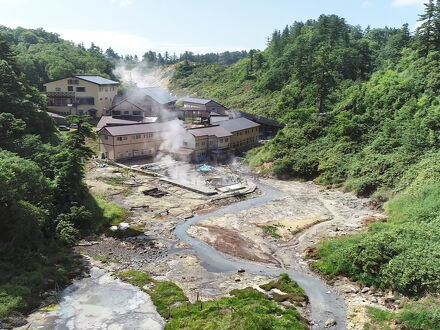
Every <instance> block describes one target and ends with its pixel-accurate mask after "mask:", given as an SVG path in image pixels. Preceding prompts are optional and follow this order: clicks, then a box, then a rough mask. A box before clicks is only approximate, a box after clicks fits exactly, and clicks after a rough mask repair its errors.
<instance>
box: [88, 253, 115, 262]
mask: <svg viewBox="0 0 440 330" xmlns="http://www.w3.org/2000/svg"><path fill="white" fill-rule="evenodd" d="M92 258H93V259H94V260H96V261H100V262H102V263H103V264H108V263H110V262H112V261H113V260H112V259H110V258H109V257H107V256H105V255H102V254H101V255H99V256H94V257H92Z"/></svg>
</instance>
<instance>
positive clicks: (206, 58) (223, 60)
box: [104, 48, 248, 68]
mask: <svg viewBox="0 0 440 330" xmlns="http://www.w3.org/2000/svg"><path fill="white" fill-rule="evenodd" d="M104 54H105V56H106V57H107V58H108V59H110V60H111V61H113V62H115V63H118V62H122V63H124V64H126V65H128V66H134V65H141V66H145V67H146V68H154V67H158V66H166V65H170V64H176V63H178V62H181V61H190V62H197V63H203V64H213V63H219V64H224V65H231V64H234V63H236V62H238V61H239V60H241V59H243V58H246V57H247V56H248V52H247V51H246V50H242V51H234V52H229V51H226V52H222V53H206V54H194V53H193V52H191V51H186V52H184V53H182V54H180V55H179V56H177V55H176V53H173V54H172V55H171V53H170V52H168V51H166V52H164V53H163V54H162V53H156V52H154V51H152V50H149V51H147V52H145V53H144V55H143V56H142V58H141V59H139V57H138V56H137V55H125V56H123V55H119V54H118V53H116V52H115V51H114V50H113V49H112V48H108V49H107V50H106V51H105V52H104Z"/></svg>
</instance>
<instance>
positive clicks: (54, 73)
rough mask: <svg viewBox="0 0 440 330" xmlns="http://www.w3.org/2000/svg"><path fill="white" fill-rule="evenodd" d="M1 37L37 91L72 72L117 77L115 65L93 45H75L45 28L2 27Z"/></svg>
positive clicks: (27, 79) (0, 30)
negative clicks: (114, 71)
mask: <svg viewBox="0 0 440 330" xmlns="http://www.w3.org/2000/svg"><path fill="white" fill-rule="evenodd" d="M0 35H1V36H2V38H3V39H4V40H6V41H7V42H9V43H10V47H11V50H12V51H13V53H14V54H15V62H16V64H17V67H19V68H20V74H21V75H24V78H25V79H26V81H27V82H28V83H29V84H31V85H33V86H35V87H38V88H40V89H41V88H42V85H43V83H46V82H48V81H51V80H56V79H60V78H64V77H66V76H68V75H70V74H73V73H89V74H98V75H101V76H104V77H107V78H114V76H113V72H112V71H113V69H114V63H113V62H112V61H110V60H109V59H108V58H107V57H106V56H105V55H104V54H103V52H102V50H101V49H100V48H99V47H97V46H95V45H94V44H92V45H91V46H90V48H88V49H86V48H85V47H84V45H82V44H80V45H74V44H73V43H72V42H70V41H66V40H63V39H61V38H60V37H59V36H58V35H57V34H55V33H50V32H46V31H44V30H43V29H41V28H40V29H24V28H21V27H18V28H16V29H10V28H8V27H5V26H2V25H0Z"/></svg>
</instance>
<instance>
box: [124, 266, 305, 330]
mask: <svg viewBox="0 0 440 330" xmlns="http://www.w3.org/2000/svg"><path fill="white" fill-rule="evenodd" d="M118 276H119V277H120V278H121V279H123V280H125V281H128V282H130V283H132V284H134V285H137V286H139V287H141V288H143V287H145V286H147V287H146V288H145V289H143V290H144V291H145V292H147V293H148V294H149V295H150V296H151V299H152V301H153V303H154V304H155V305H156V308H157V310H158V312H159V314H160V315H162V316H163V317H164V318H166V319H167V320H168V323H167V325H166V327H165V328H166V329H173V330H174V329H249V330H251V329H252V330H254V329H307V328H308V327H307V322H306V320H304V319H303V318H302V317H301V315H300V314H299V312H298V311H297V310H296V309H295V308H294V307H292V308H281V307H280V306H279V305H278V304H277V303H276V302H274V301H270V300H269V299H268V298H267V297H266V295H264V294H262V293H260V292H258V291H257V290H255V289H253V288H246V289H243V290H233V291H231V292H230V294H231V297H224V298H221V299H219V300H216V301H206V302H197V303H194V304H190V303H189V302H188V299H187V297H186V296H185V295H184V293H183V291H182V290H181V289H180V288H179V287H178V286H177V285H175V284H174V283H171V282H160V281H156V280H154V279H152V278H151V277H150V276H149V275H147V274H145V273H143V272H140V271H133V270H128V271H124V272H122V273H120V274H119V275H118ZM287 279H288V276H287V277H286V276H283V277H282V278H281V280H280V281H281V282H282V284H279V285H280V286H281V287H283V288H284V289H285V290H287V291H289V290H291V291H293V292H297V293H299V292H301V291H302V289H301V290H299V289H300V288H299V287H297V284H296V282H293V281H290V279H288V281H289V282H288V281H287ZM274 285H275V284H274Z"/></svg>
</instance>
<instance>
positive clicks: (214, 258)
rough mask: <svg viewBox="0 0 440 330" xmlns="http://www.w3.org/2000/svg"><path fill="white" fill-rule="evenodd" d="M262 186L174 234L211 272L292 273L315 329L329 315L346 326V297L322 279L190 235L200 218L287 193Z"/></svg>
mask: <svg viewBox="0 0 440 330" xmlns="http://www.w3.org/2000/svg"><path fill="white" fill-rule="evenodd" d="M259 188H260V189H261V190H262V191H263V192H264V195H263V196H261V197H257V198H253V199H248V200H244V201H241V202H238V203H235V204H231V205H229V206H226V207H224V208H221V209H218V210H216V211H214V212H212V213H208V214H204V215H200V216H195V217H193V218H190V219H188V220H187V221H185V222H184V223H181V224H180V225H178V226H177V227H176V229H175V230H174V233H175V234H176V236H177V237H178V238H179V239H180V240H181V241H184V242H188V243H190V244H191V245H192V248H193V249H194V251H195V252H196V254H197V256H198V258H199V259H200V262H201V264H202V266H203V267H205V268H206V269H207V270H208V271H210V272H230V273H232V272H236V271H237V270H238V269H240V268H243V269H245V270H246V272H249V273H253V274H259V275H278V274H280V273H287V274H289V276H290V277H291V278H292V279H293V280H295V281H297V282H298V284H299V285H300V286H301V287H302V288H303V289H304V290H305V292H306V293H307V295H308V296H309V300H310V306H311V318H312V321H313V322H314V325H313V327H312V329H323V328H324V327H325V322H326V320H328V319H330V318H332V319H334V320H336V322H337V325H336V327H334V328H333V329H336V328H337V329H346V323H347V316H346V307H345V303H344V299H343V298H342V297H340V296H338V295H337V294H335V293H334V292H332V290H331V289H330V288H329V287H328V286H327V285H326V284H325V283H324V282H323V281H321V280H320V279H318V278H316V277H313V276H311V275H309V274H306V273H302V272H298V271H293V270H289V269H283V268H276V267H270V266H266V265H263V264H260V263H255V262H251V261H245V260H241V259H237V258H234V257H232V256H230V255H226V254H224V253H222V252H219V251H217V250H215V249H214V248H213V247H212V246H210V245H208V244H206V243H205V242H201V241H199V240H197V239H195V238H193V237H190V236H189V235H188V233H187V230H188V228H189V227H190V226H191V225H194V224H196V223H198V222H199V221H202V220H204V219H207V218H210V217H213V216H221V215H224V214H233V213H236V212H239V211H242V210H246V209H251V208H254V207H257V206H261V205H263V204H266V203H268V202H270V201H272V200H274V199H277V198H281V197H283V196H285V194H284V192H282V191H280V190H278V189H275V188H273V187H270V186H267V185H263V184H260V185H259Z"/></svg>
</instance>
